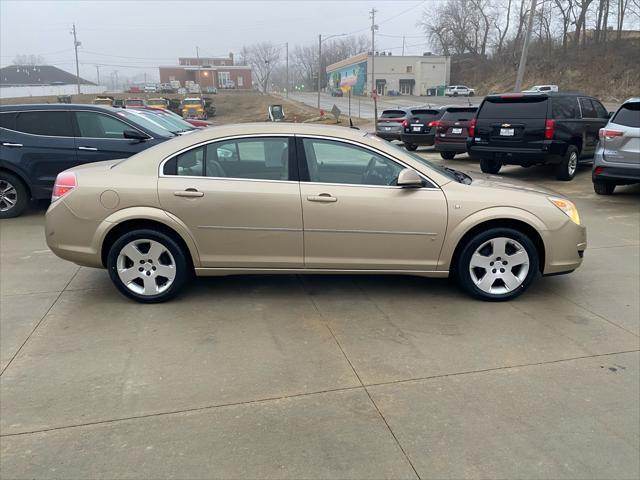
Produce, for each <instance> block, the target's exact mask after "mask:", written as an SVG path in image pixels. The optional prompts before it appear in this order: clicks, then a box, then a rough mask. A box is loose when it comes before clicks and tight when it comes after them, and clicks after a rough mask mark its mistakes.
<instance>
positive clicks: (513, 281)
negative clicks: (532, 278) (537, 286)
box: [500, 271, 522, 292]
mask: <svg viewBox="0 0 640 480" xmlns="http://www.w3.org/2000/svg"><path fill="white" fill-rule="evenodd" d="M500 278H501V279H502V282H503V283H504V286H505V287H506V288H507V290H508V291H510V292H511V291H513V290H515V289H516V288H518V287H519V286H520V284H521V283H522V281H521V280H520V279H519V278H518V277H516V276H515V275H514V274H513V273H511V272H509V271H507V272H505V273H504V274H503V275H502V276H501V277H500Z"/></svg>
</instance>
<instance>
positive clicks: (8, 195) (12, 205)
mask: <svg viewBox="0 0 640 480" xmlns="http://www.w3.org/2000/svg"><path fill="white" fill-rule="evenodd" d="M29 200H30V196H29V190H28V189H27V187H26V186H25V184H24V183H23V182H22V180H20V179H19V178H18V177H16V176H15V175H13V174H11V173H9V172H0V218H15V217H19V216H20V215H22V214H23V213H24V211H25V210H26V209H27V207H28V206H29Z"/></svg>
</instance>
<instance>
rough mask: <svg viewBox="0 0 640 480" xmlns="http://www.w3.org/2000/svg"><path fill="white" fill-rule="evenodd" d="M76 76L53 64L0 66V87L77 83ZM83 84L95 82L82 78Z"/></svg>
mask: <svg viewBox="0 0 640 480" xmlns="http://www.w3.org/2000/svg"><path fill="white" fill-rule="evenodd" d="M76 83H77V80H76V76H75V75H73V74H72V73H69V72H65V71H64V70H61V69H59V68H58V67H54V66H53V65H9V66H8V67H3V68H0V87H28V86H40V85H75V84H76ZM80 84H81V85H95V83H93V82H90V81H88V80H85V79H83V78H80Z"/></svg>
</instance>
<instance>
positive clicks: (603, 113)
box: [591, 99, 609, 118]
mask: <svg viewBox="0 0 640 480" xmlns="http://www.w3.org/2000/svg"><path fill="white" fill-rule="evenodd" d="M591 103H593V108H595V110H596V115H598V118H607V117H608V116H609V112H607V109H606V108H604V106H603V105H602V104H601V103H600V102H599V101H597V100H594V99H591Z"/></svg>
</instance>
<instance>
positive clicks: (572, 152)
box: [556, 145, 580, 182]
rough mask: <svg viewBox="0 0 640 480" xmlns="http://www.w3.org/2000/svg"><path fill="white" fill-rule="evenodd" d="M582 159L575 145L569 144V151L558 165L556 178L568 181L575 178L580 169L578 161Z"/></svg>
mask: <svg viewBox="0 0 640 480" xmlns="http://www.w3.org/2000/svg"><path fill="white" fill-rule="evenodd" d="M579 159H580V152H579V151H578V149H577V148H576V147H575V146H574V145H569V146H568V147H567V151H566V153H565V154H564V157H562V160H560V163H559V164H558V165H557V166H556V178H557V179H558V180H562V181H565V182H568V181H570V180H573V177H575V176H576V172H577V171H578V162H579Z"/></svg>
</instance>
